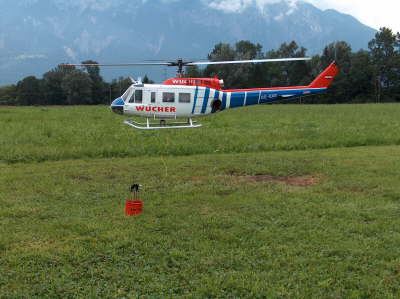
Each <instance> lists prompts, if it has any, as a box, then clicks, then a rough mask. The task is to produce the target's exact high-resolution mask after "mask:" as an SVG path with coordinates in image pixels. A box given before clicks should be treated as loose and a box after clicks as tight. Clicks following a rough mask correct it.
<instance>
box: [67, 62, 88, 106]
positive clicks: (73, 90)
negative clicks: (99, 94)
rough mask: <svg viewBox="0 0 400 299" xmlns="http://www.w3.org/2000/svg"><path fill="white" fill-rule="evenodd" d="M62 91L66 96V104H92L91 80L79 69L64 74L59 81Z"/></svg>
mask: <svg viewBox="0 0 400 299" xmlns="http://www.w3.org/2000/svg"><path fill="white" fill-rule="evenodd" d="M61 87H62V90H63V92H64V93H65V94H66V96H67V104H68V105H79V104H81V105H88V104H92V103H93V102H92V101H93V99H92V80H91V79H90V76H89V75H88V74H87V73H85V72H82V71H81V70H74V71H72V72H70V73H69V74H68V75H66V76H65V77H64V79H63V81H62V83H61Z"/></svg>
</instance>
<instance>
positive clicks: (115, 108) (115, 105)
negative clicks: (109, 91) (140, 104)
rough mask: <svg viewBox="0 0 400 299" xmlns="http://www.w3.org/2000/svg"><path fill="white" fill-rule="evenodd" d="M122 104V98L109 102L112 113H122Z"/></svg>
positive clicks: (123, 103)
mask: <svg viewBox="0 0 400 299" xmlns="http://www.w3.org/2000/svg"><path fill="white" fill-rule="evenodd" d="M124 105H125V102H124V100H123V99H122V98H118V99H115V100H114V101H113V102H112V103H111V106H110V108H111V110H112V112H114V113H117V114H124Z"/></svg>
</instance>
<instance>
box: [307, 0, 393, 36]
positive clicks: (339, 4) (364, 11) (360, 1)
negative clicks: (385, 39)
mask: <svg viewBox="0 0 400 299" xmlns="http://www.w3.org/2000/svg"><path fill="white" fill-rule="evenodd" d="M306 1H307V2H311V3H312V4H314V5H315V6H317V7H319V8H322V9H327V8H333V9H336V10H338V11H340V12H344V13H348V14H351V15H353V16H355V17H356V18H357V19H359V20H360V21H361V22H362V23H364V24H366V25H368V26H371V27H373V28H376V29H379V28H380V27H383V26H386V27H389V28H391V29H392V30H393V31H395V32H397V31H400V18H399V11H400V1H399V0H380V1H372V0H306Z"/></svg>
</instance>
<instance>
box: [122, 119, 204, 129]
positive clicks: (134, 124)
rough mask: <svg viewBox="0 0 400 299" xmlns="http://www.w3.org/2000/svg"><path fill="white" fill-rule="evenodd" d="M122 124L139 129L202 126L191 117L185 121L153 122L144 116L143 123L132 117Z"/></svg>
mask: <svg viewBox="0 0 400 299" xmlns="http://www.w3.org/2000/svg"><path fill="white" fill-rule="evenodd" d="M124 124H127V125H128V126H130V127H133V128H135V129H139V130H160V129H190V128H200V127H201V126H202V125H201V124H197V122H196V121H195V120H192V119H191V118H188V120H187V122H176V121H175V122H167V121H166V120H160V121H159V122H155V121H150V120H149V119H148V118H146V122H145V123H142V122H136V121H134V120H133V119H127V120H125V121H124Z"/></svg>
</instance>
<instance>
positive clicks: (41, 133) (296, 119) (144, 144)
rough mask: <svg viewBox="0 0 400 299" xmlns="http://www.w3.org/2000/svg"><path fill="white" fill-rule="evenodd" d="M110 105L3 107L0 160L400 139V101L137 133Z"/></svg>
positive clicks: (273, 110) (254, 113)
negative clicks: (189, 128)
mask: <svg viewBox="0 0 400 299" xmlns="http://www.w3.org/2000/svg"><path fill="white" fill-rule="evenodd" d="M122 120H123V118H122V117H120V116H118V115H115V114H113V113H111V112H110V110H109V109H108V107H105V106H97V107H49V108H41V107H35V108H0V128H1V132H0V161H3V162H6V163H14V162H31V161H47V160H64V159H80V158H105V157H140V156H159V155H168V156H169V155H172V156H181V155H193V154H213V153H247V152H263V151H277V150H302V149H303V150H304V149H321V148H331V147H351V146H365V145H399V144H400V134H399V132H400V105H397V104H385V105H336V106H333V105H331V106H324V105H262V106H254V107H246V108H239V109H233V110H230V111H226V112H222V113H219V114H217V115H212V116H209V117H205V118H203V119H200V122H202V123H203V124H204V128H202V129H199V130H178V131H173V130H172V131H168V132H165V131H164V132H160V131H156V132H139V131H135V130H133V129H132V128H129V127H128V126H126V125H123V124H122Z"/></svg>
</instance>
